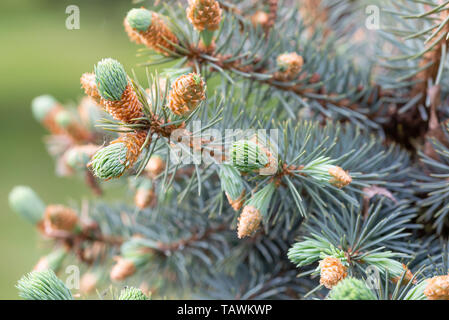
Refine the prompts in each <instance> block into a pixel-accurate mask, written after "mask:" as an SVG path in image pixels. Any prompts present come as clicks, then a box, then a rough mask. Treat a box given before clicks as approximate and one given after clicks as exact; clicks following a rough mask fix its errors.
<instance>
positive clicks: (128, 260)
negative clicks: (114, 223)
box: [109, 236, 152, 281]
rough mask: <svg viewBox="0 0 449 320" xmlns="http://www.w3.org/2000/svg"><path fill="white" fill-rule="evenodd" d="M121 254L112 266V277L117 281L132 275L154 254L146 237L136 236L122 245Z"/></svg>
mask: <svg viewBox="0 0 449 320" xmlns="http://www.w3.org/2000/svg"><path fill="white" fill-rule="evenodd" d="M120 252H121V256H120V257H116V258H115V260H116V264H115V265H114V266H113V267H112V270H111V272H110V274H109V275H110V277H111V279H112V280H115V281H122V280H124V279H126V278H128V277H130V276H132V275H133V274H134V273H135V272H136V270H137V269H138V268H140V267H141V266H143V265H144V264H146V263H147V262H148V261H149V259H150V257H151V256H152V251H151V248H148V247H147V246H146V243H145V239H142V238H141V237H139V236H134V237H132V238H131V239H130V240H128V241H126V242H124V243H123V244H122V246H121V247H120Z"/></svg>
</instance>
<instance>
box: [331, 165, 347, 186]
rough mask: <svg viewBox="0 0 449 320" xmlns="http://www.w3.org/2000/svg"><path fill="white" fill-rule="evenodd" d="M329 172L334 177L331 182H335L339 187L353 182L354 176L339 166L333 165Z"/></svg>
mask: <svg viewBox="0 0 449 320" xmlns="http://www.w3.org/2000/svg"><path fill="white" fill-rule="evenodd" d="M329 174H330V175H331V176H332V178H331V179H330V180H329V183H331V184H333V185H334V186H336V187H338V188H343V187H345V186H347V185H348V184H350V183H351V182H352V178H351V176H350V175H349V173H348V172H347V171H344V170H343V169H342V168H340V167H339V166H332V167H331V168H330V169H329Z"/></svg>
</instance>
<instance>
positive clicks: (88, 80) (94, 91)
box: [80, 72, 101, 104]
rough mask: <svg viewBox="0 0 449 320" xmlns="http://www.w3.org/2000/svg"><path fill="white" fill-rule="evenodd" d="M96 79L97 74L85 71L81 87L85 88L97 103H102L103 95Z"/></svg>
mask: <svg viewBox="0 0 449 320" xmlns="http://www.w3.org/2000/svg"><path fill="white" fill-rule="evenodd" d="M96 81H97V80H96V79H95V74H93V73H89V72H86V73H83V75H82V76H81V79H80V82H81V87H82V88H83V89H84V92H85V93H86V94H87V95H88V96H89V97H91V98H92V99H93V100H94V101H95V102H96V103H97V104H100V102H101V96H100V93H99V92H98V88H97V82H96Z"/></svg>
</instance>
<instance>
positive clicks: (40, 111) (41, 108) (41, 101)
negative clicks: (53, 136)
mask: <svg viewBox="0 0 449 320" xmlns="http://www.w3.org/2000/svg"><path fill="white" fill-rule="evenodd" d="M58 105H59V103H58V102H57V101H56V99H55V98H54V97H53V96H51V95H48V94H45V95H42V96H38V97H36V98H34V99H33V101H32V102H31V111H32V112H33V116H34V118H35V119H36V120H37V121H39V122H42V121H44V119H45V118H46V117H47V115H48V114H49V112H50V111H52V110H53V109H54V108H56V107H58Z"/></svg>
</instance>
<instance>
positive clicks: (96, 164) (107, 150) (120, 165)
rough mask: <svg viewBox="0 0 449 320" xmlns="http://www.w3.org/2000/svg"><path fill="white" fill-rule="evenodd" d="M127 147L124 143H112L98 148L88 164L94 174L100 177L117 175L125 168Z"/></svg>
mask: <svg viewBox="0 0 449 320" xmlns="http://www.w3.org/2000/svg"><path fill="white" fill-rule="evenodd" d="M127 153H128V148H127V147H126V145H125V144H124V143H121V142H120V143H113V144H110V145H108V146H107V147H104V148H102V149H100V150H98V151H97V152H96V153H95V154H94V156H93V157H92V160H91V162H90V163H89V165H90V166H91V167H92V170H93V172H94V174H95V175H96V176H97V177H99V178H101V179H111V178H116V177H119V176H121V175H122V174H123V172H124V171H125V170H126V168H127V164H128V160H127V159H126V155H127Z"/></svg>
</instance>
